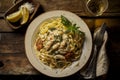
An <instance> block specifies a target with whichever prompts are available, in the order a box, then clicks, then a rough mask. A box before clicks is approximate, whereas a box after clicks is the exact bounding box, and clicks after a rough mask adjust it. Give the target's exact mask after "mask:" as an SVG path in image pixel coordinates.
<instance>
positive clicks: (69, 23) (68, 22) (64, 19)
mask: <svg viewBox="0 0 120 80" xmlns="http://www.w3.org/2000/svg"><path fill="white" fill-rule="evenodd" d="M61 19H62V21H61V23H62V24H63V25H65V26H66V27H69V26H71V25H72V23H71V22H70V21H69V20H68V19H67V18H66V17H64V16H62V15H61Z"/></svg>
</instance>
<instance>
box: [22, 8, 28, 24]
mask: <svg viewBox="0 0 120 80" xmlns="http://www.w3.org/2000/svg"><path fill="white" fill-rule="evenodd" d="M21 10H22V20H21V25H23V24H25V23H26V22H27V21H28V19H29V10H28V9H27V8H26V7H21Z"/></svg>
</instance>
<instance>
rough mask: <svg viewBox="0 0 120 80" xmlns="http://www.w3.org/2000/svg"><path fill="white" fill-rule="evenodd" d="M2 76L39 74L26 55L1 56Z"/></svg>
mask: <svg viewBox="0 0 120 80" xmlns="http://www.w3.org/2000/svg"><path fill="white" fill-rule="evenodd" d="M0 63H2V64H3V65H2V66H0V74H2V75H3V74H14V75H18V74H39V72H38V71H37V70H36V69H35V68H33V66H32V65H31V64H30V63H29V61H28V59H27V58H26V55H25V53H24V54H12V55H11V54H7V55H6V54H0Z"/></svg>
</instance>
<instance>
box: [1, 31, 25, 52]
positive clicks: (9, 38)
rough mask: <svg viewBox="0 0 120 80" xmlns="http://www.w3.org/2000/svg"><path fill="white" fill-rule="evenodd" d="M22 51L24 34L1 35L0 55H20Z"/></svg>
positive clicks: (23, 50)
mask: <svg viewBox="0 0 120 80" xmlns="http://www.w3.org/2000/svg"><path fill="white" fill-rule="evenodd" d="M24 52H25V49H24V34H22V33H1V41H0V53H21V54H23V53H24Z"/></svg>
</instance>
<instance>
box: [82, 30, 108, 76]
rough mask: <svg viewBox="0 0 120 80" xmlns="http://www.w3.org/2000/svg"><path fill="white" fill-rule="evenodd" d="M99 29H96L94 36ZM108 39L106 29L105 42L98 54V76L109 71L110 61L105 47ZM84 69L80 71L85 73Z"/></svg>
mask: <svg viewBox="0 0 120 80" xmlns="http://www.w3.org/2000/svg"><path fill="white" fill-rule="evenodd" d="M99 30H100V28H99V29H97V30H96V31H95V33H94V36H95V35H96V33H97V32H99ZM107 39H108V34H107V31H106V32H105V34H104V42H103V45H102V47H101V49H100V53H99V56H98V61H97V71H96V76H101V75H104V74H106V73H107V71H108V66H109V61H108V57H107V54H106V49H105V45H106V42H107ZM84 70H85V69H84ZM84 70H82V71H80V74H82V73H84Z"/></svg>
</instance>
